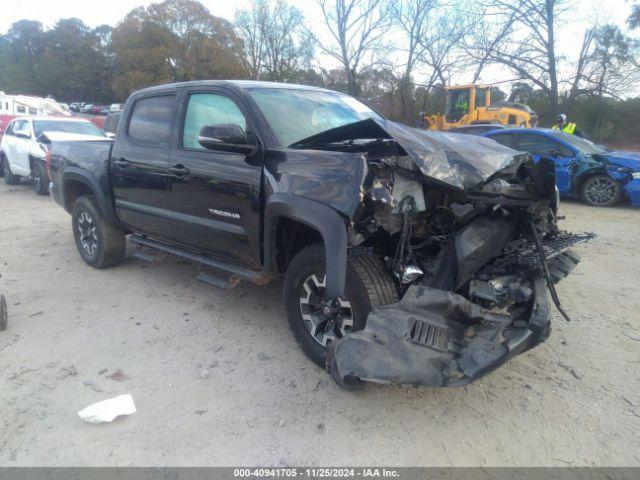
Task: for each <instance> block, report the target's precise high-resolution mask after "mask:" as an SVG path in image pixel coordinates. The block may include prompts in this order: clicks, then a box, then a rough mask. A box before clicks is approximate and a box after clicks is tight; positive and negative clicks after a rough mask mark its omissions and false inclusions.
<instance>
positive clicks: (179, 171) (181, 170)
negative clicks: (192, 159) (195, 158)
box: [169, 164, 191, 178]
mask: <svg viewBox="0 0 640 480" xmlns="http://www.w3.org/2000/svg"><path fill="white" fill-rule="evenodd" d="M169 171H170V172H171V173H173V174H174V175H175V176H176V177H178V178H183V177H186V176H187V175H189V173H191V171H190V170H189V169H188V168H187V167H185V166H184V165H181V164H178V165H174V166H173V167H171V168H169Z"/></svg>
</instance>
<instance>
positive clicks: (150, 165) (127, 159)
mask: <svg viewBox="0 0 640 480" xmlns="http://www.w3.org/2000/svg"><path fill="white" fill-rule="evenodd" d="M176 108H177V91H175V90H173V91H166V92H159V93H157V94H153V95H149V94H147V95H141V96H139V97H138V98H135V99H132V104H131V106H130V107H128V108H127V111H126V113H125V115H126V118H123V120H124V121H121V122H120V124H119V128H118V140H117V141H116V143H115V146H114V149H113V152H112V154H111V160H110V164H109V167H110V171H111V183H112V185H113V193H114V196H115V199H114V201H115V208H116V214H117V215H118V218H119V219H120V220H121V221H122V222H123V223H124V224H125V225H127V226H128V227H129V228H131V229H132V230H134V231H136V232H140V233H146V234H149V235H153V236H159V237H165V238H170V233H171V231H170V225H169V222H168V221H167V218H168V216H169V214H170V204H171V192H170V187H171V185H170V179H169V150H170V148H171V143H172V139H173V134H174V123H175V122H174V119H175V117H176Z"/></svg>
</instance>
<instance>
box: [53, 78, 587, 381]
mask: <svg viewBox="0 0 640 480" xmlns="http://www.w3.org/2000/svg"><path fill="white" fill-rule="evenodd" d="M42 141H44V142H47V139H46V138H44V139H42ZM48 143H49V149H48V151H49V154H48V159H47V165H48V168H49V174H50V178H51V180H52V182H51V193H52V195H53V197H54V199H55V200H56V202H58V203H59V204H61V205H62V206H63V207H64V208H65V209H66V210H67V211H68V212H69V213H70V214H71V215H72V225H73V234H74V237H75V241H76V246H77V248H78V251H79V252H80V255H81V257H82V259H83V260H84V261H85V262H86V263H87V264H89V265H91V266H93V267H96V268H105V267H112V266H115V265H117V264H118V263H120V262H121V261H122V260H123V258H124V254H125V238H126V235H130V240H131V242H133V243H135V244H137V247H138V251H137V252H136V255H137V256H138V257H140V258H142V259H153V256H152V255H149V253H148V252H149V251H150V249H151V251H156V250H160V251H163V252H168V253H171V254H175V255H179V256H181V257H184V258H188V259H191V260H193V261H194V262H197V263H198V264H199V265H200V274H199V279H201V280H203V281H205V282H208V283H212V284H214V285H217V286H220V287H231V286H233V285H234V284H235V283H237V281H239V280H248V281H251V282H255V283H257V284H263V283H266V282H268V281H269V280H271V279H276V278H284V280H283V283H284V300H285V302H286V311H287V316H288V320H289V323H290V325H291V329H292V330H293V333H294V336H295V338H296V339H297V341H298V343H299V344H300V345H301V347H302V348H303V350H304V351H305V353H306V354H307V355H308V356H309V357H310V358H311V359H312V360H313V361H314V362H316V363H318V364H319V365H322V366H326V367H327V368H328V369H329V371H330V372H331V374H332V376H333V377H334V379H336V381H337V382H338V383H339V384H341V385H343V386H354V385H358V384H359V382H360V381H361V380H368V381H377V382H397V383H402V384H421V385H431V386H441V385H442V386H444V385H463V384H466V383H468V382H469V381H472V380H474V379H476V378H478V377H480V376H482V375H484V374H486V373H487V372H490V371H492V370H493V369H495V368H497V367H498V366H499V365H501V364H503V363H504V362H505V361H506V360H508V359H509V358H511V357H513V356H514V355H517V354H519V353H521V352H523V351H525V350H527V349H529V348H531V347H533V346H535V345H537V344H538V343H540V342H541V341H543V340H544V339H545V338H546V337H547V336H548V335H549V332H550V318H551V316H550V305H549V303H548V300H547V299H548V295H547V289H549V291H550V293H551V297H552V299H553V300H554V302H555V303H556V305H557V306H558V308H560V303H559V301H558V299H557V295H556V293H555V289H554V286H553V285H554V283H555V282H556V281H558V280H559V279H560V278H563V277H564V276H566V274H567V273H568V272H569V271H570V270H571V269H572V268H573V267H574V266H575V265H576V264H577V263H578V261H579V257H578V256H577V255H576V254H575V253H573V252H572V251H571V250H570V248H571V247H572V246H574V245H576V244H578V243H581V242H584V241H586V240H588V239H589V238H590V236H589V235H587V234H585V235H573V234H568V233H566V232H563V231H561V230H559V229H558V226H557V223H556V214H557V207H558V203H557V202H558V200H557V192H556V190H555V181H554V167H553V165H552V164H551V163H550V162H548V161H545V160H540V161H539V162H537V163H536V162H534V160H533V159H532V158H531V157H530V156H529V155H528V154H526V153H522V152H516V151H514V150H511V149H509V148H507V147H504V146H502V145H500V144H498V143H496V142H494V141H492V140H489V139H484V138H474V137H471V136H467V135H453V134H447V133H440V132H426V131H420V130H416V129H413V128H409V127H406V126H404V125H401V124H398V123H394V122H391V121H389V120H387V119H385V118H383V117H382V116H381V115H379V114H378V113H376V112H375V111H373V110H371V109H370V108H369V107H367V106H366V105H364V104H362V103H361V102H359V101H358V100H356V99H354V98H352V97H349V96H347V95H343V94H340V93H337V92H332V91H329V90H324V89H319V88H313V87H304V86H297V85H283V84H273V83H265V82H249V81H198V82H188V83H178V84H170V85H162V86H158V87H153V88H148V89H144V90H141V91H138V92H136V93H134V94H133V95H131V97H130V98H129V99H128V101H127V103H126V105H125V108H124V111H123V113H122V117H121V120H120V122H119V125H118V129H117V135H116V139H115V141H112V140H107V139H105V140H95V141H76V142H73V141H68V142H64V141H58V142H56V141H49V142H48ZM560 310H561V308H560ZM561 311H562V310H561Z"/></svg>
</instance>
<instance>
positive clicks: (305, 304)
mask: <svg viewBox="0 0 640 480" xmlns="http://www.w3.org/2000/svg"><path fill="white" fill-rule="evenodd" d="M300 312H301V314H302V320H303V321H304V324H305V326H306V327H307V331H308V332H309V335H311V337H312V338H313V339H314V340H315V341H316V342H318V343H319V344H320V345H322V346H323V347H327V346H328V344H329V343H330V342H332V341H335V340H337V339H338V338H341V337H343V336H344V335H345V334H346V333H348V332H350V331H352V330H353V310H352V308H351V302H349V300H348V299H346V298H339V299H338V300H337V301H335V302H331V300H330V299H328V298H327V297H326V275H325V274H321V273H314V274H312V275H309V276H308V277H307V278H306V279H305V281H304V282H303V283H302V288H301V291H300Z"/></svg>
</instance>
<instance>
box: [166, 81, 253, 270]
mask: <svg viewBox="0 0 640 480" xmlns="http://www.w3.org/2000/svg"><path fill="white" fill-rule="evenodd" d="M182 95H183V97H182V100H181V102H180V103H181V105H182V112H181V122H180V128H179V133H178V135H177V141H176V143H175V145H174V148H173V149H172V151H171V160H170V167H169V169H170V172H171V175H172V176H171V185H172V188H171V209H172V213H173V215H174V216H173V219H174V222H173V237H174V238H175V239H176V240H177V241H179V242H181V243H184V244H186V245H189V246H191V247H194V248H197V249H199V250H203V251H206V252H208V253H212V254H216V255H219V256H222V257H225V258H226V259H228V260H231V261H233V262H234V263H238V264H242V265H245V266H248V267H250V268H255V269H258V268H259V266H260V254H259V252H260V246H259V244H258V239H259V238H260V184H261V175H262V166H261V162H260V158H261V151H260V149H258V151H257V152H256V153H255V154H252V155H251V156H247V155H245V154H242V153H232V152H223V151H214V150H207V149H206V148H204V147H202V146H201V145H200V144H199V143H198V134H199V132H200V129H201V128H202V127H203V126H206V125H216V124H235V125H239V126H240V127H242V129H243V130H244V131H245V132H247V133H248V136H249V137H250V138H253V139H255V138H256V137H255V135H254V133H255V130H254V127H253V125H252V123H251V120H250V118H251V117H250V115H249V114H248V110H247V108H246V106H245V105H244V104H243V101H242V99H241V98H240V97H238V96H236V95H235V94H234V93H232V92H230V91H229V90H226V89H224V88H216V87H206V88H203V87H192V88H187V89H185V90H184V91H183V94H182ZM255 141H256V142H257V140H255Z"/></svg>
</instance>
